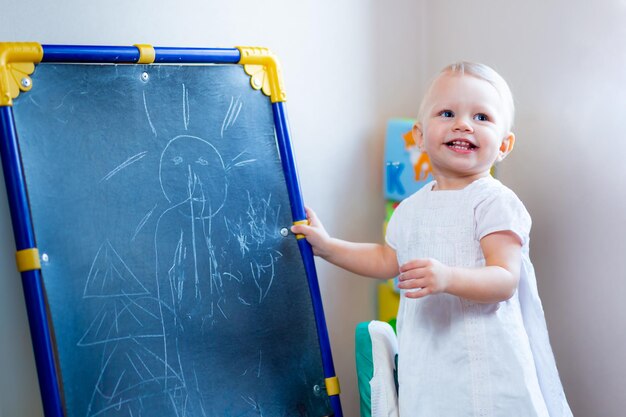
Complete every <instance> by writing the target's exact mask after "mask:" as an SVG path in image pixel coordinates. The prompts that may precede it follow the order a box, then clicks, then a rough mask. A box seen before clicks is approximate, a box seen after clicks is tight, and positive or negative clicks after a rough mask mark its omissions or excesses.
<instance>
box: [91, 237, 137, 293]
mask: <svg viewBox="0 0 626 417" xmlns="http://www.w3.org/2000/svg"><path fill="white" fill-rule="evenodd" d="M147 294H149V292H148V290H147V289H146V287H144V286H143V284H141V282H140V281H139V280H138V279H137V277H136V276H135V274H133V273H132V272H131V270H130V269H129V268H128V266H127V265H126V263H124V261H123V260H122V258H121V257H120V255H119V254H118V253H117V251H116V250H115V249H113V246H112V245H111V242H109V241H108V240H107V241H106V242H104V243H103V244H102V245H101V246H100V249H98V253H96V256H95V258H94V260H93V263H92V264H91V268H90V269H89V275H88V276H87V282H86V284H85V291H84V292H83V297H84V298H94V297H97V298H108V297H127V296H129V295H147Z"/></svg>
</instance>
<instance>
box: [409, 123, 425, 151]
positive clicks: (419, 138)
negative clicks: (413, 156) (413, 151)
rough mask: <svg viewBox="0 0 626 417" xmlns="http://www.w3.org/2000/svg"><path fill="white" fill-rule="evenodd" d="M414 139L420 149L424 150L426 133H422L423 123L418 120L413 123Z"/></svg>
mask: <svg viewBox="0 0 626 417" xmlns="http://www.w3.org/2000/svg"><path fill="white" fill-rule="evenodd" d="M412 132H413V140H414V141H415V144H416V145H417V147H418V148H419V150H420V151H422V152H423V151H424V135H423V133H422V124H421V123H420V122H417V123H415V124H414V125H413V130H412Z"/></svg>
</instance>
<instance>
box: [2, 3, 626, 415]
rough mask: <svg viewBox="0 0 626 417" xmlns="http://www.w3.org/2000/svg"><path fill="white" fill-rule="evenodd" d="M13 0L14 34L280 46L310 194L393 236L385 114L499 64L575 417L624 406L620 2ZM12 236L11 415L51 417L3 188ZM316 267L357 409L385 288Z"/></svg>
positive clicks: (353, 411)
mask: <svg viewBox="0 0 626 417" xmlns="http://www.w3.org/2000/svg"><path fill="white" fill-rule="evenodd" d="M6 1H7V0H3V5H4V2H6ZM9 2H13V7H3V8H2V10H3V12H2V15H0V40H35V41H38V42H41V43H90V44H123V45H128V44H132V43H136V42H148V43H152V44H154V45H163V46H168V45H172V46H173V45H177V46H181V45H182V46H224V47H229V46H233V45H239V44H252V45H264V46H269V47H270V48H272V49H273V50H274V51H275V52H276V53H277V54H278V55H279V57H280V59H281V62H282V64H283V69H284V75H285V82H286V88H287V95H288V103H287V106H288V110H289V116H290V121H291V128H292V131H293V135H294V141H295V151H296V157H297V160H298V164H299V170H300V177H301V182H302V188H303V192H304V197H305V201H306V202H307V204H309V205H311V206H313V207H314V208H315V209H316V210H317V212H318V214H319V215H320V216H321V217H322V219H323V220H324V221H325V223H326V226H327V227H328V229H330V230H331V231H332V232H333V233H334V234H336V235H338V236H340V237H345V238H350V239H355V240H374V241H376V240H378V241H380V230H381V225H380V220H381V218H382V216H383V208H382V192H381V188H382V184H381V174H382V168H381V166H382V135H383V134H384V123H385V120H386V119H387V118H389V117H392V116H412V115H413V114H414V113H415V109H416V107H417V104H418V102H419V99H420V97H421V93H422V92H423V90H424V86H425V83H426V80H427V79H428V78H430V77H431V76H432V75H434V73H435V72H436V71H437V70H438V69H439V68H441V67H442V66H444V65H445V64H448V63H450V62H451V61H455V60H459V59H469V60H476V61H483V62H485V63H487V64H490V65H492V66H494V67H495V68H496V69H497V70H498V71H500V72H501V73H502V74H503V75H504V77H505V78H506V79H507V80H509V82H510V84H511V87H512V89H513V92H514V94H515V98H516V103H517V109H518V114H517V121H516V125H517V128H516V133H517V135H518V144H517V147H516V149H515V151H514V152H513V154H512V155H511V156H510V158H509V159H507V160H506V161H505V162H504V163H503V164H502V165H501V168H500V176H501V178H502V179H503V181H504V182H505V183H506V184H508V185H509V186H511V188H513V189H514V190H515V191H517V193H518V194H519V196H520V197H521V198H522V200H523V201H524V202H525V203H526V205H527V207H528V209H529V211H530V212H531V215H532V216H533V220H534V226H533V232H532V236H531V237H532V239H531V241H532V244H531V255H532V257H533V261H534V263H535V267H536V269H537V274H538V279H539V281H540V282H539V286H540V291H541V294H542V297H543V300H544V307H545V310H546V314H547V318H548V325H549V328H550V333H551V338H552V341H553V346H554V350H555V352H556V356H557V361H558V365H559V369H560V371H561V375H562V378H563V382H564V384H565V389H566V393H567V395H568V398H569V400H570V403H571V405H572V408H573V410H574V414H575V415H576V416H577V417H596V416H603V417H605V416H606V417H618V416H623V415H624V411H623V410H625V409H626V397H624V395H623V387H624V386H626V361H624V360H623V357H624V354H623V353H622V352H623V346H624V345H625V342H626V314H625V313H626V311H625V310H626V307H624V303H623V302H622V300H623V299H624V296H625V295H626V279H625V278H626V277H625V276H624V275H625V274H624V271H626V265H625V264H626V256H624V253H626V251H625V249H626V243H624V239H623V237H622V236H623V235H624V234H626V233H625V232H626V220H625V219H626V217H625V216H624V213H625V212H626V192H625V191H623V190H625V189H626V187H625V185H626V170H624V169H623V168H622V166H623V163H622V152H621V147H622V142H623V139H622V138H621V135H622V134H623V132H622V131H623V129H622V124H623V120H622V119H623V117H622V113H623V109H625V108H626V94H625V93H624V90H626V70H625V68H626V48H625V47H624V42H623V40H624V39H625V38H626V36H625V35H626V33H625V32H626V25H625V24H624V23H625V22H626V3H625V2H624V1H622V0H597V1H594V2H587V1H584V0H575V1H566V0H552V1H550V2H545V1H540V0H527V1H525V2H504V1H501V0H473V1H469V2H468V1H465V2H463V1H454V0H438V1H437V2H423V1H420V2H414V1H410V0H403V1H391V2H379V1H375V0H369V1H366V0H352V1H341V2H333V1H330V0H323V1H300V2H289V1H287V0H281V1H276V2H272V3H271V4H272V10H268V7H267V6H266V7H263V6H264V5H265V4H270V2H254V1H251V0H245V1H244V0H240V1H231V2H219V3H218V2H211V1H204V2H200V1H187V2H178V5H176V6H174V5H173V3H172V5H167V6H161V7H158V6H155V3H154V2H148V1H145V0H142V1H135V2H123V1H108V2H82V1H78V0H71V1H65V2H44V1H36V2H31V3H28V5H24V4H23V3H22V2H19V3H18V2H17V1H16V0H9ZM261 3H263V4H261ZM72 16H73V17H72ZM2 187H3V186H0V191H2ZM0 194H1V193H0ZM0 236H1V239H0V276H1V277H2V279H0V370H1V372H0V414H2V415H5V416H7V417H11V416H24V417H39V416H41V408H40V407H41V406H40V403H39V399H38V393H37V387H36V376H35V373H34V365H33V362H32V350H31V348H30V340H29V334H28V329H27V322H26V318H25V312H24V303H23V301H22V300H23V297H22V294H21V286H20V283H19V276H18V275H17V273H16V272H14V261H13V251H14V247H13V241H12V238H11V228H10V223H9V220H8V214H7V207H6V200H5V199H2V198H0ZM318 266H319V270H318V272H319V275H320V278H321V285H322V292H323V297H324V302H325V308H326V315H327V318H328V322H329V330H330V335H331V340H332V344H333V349H334V357H335V364H336V367H337V371H338V375H339V377H340V380H341V383H342V389H343V394H342V400H343V403H344V411H345V414H346V415H347V416H355V415H357V413H358V411H357V410H358V404H357V395H356V382H355V379H354V364H353V362H354V357H353V351H352V350H353V342H352V338H353V329H354V325H355V324H356V323H357V322H358V321H361V320H367V319H370V318H372V317H373V315H374V303H373V298H374V286H373V283H372V282H370V281H367V280H363V279H360V278H357V277H354V276H352V275H351V274H348V273H344V272H341V271H338V270H337V269H335V268H333V267H330V266H328V265H326V264H324V263H323V262H318Z"/></svg>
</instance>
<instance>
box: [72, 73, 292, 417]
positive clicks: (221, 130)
mask: <svg viewBox="0 0 626 417" xmlns="http://www.w3.org/2000/svg"><path fill="white" fill-rule="evenodd" d="M175 87H176V88H174V89H173V90H172V97H171V98H172V102H173V103H175V105H174V107H175V108H176V109H177V111H175V112H174V113H175V115H174V118H173V120H174V121H175V124H176V129H177V130H178V131H179V132H177V133H180V132H182V133H184V134H180V135H173V134H172V132H170V131H168V133H167V136H165V135H164V134H163V131H162V129H157V127H160V126H161V120H160V119H161V117H162V115H163V109H162V108H160V107H152V108H151V107H150V104H151V102H150V100H149V99H150V98H151V97H147V96H146V91H143V92H142V93H141V94H142V96H141V97H142V98H141V99H140V100H139V102H138V103H139V109H138V110H139V112H138V115H139V117H140V119H141V120H145V121H146V122H144V123H147V126H146V127H147V129H146V128H144V129H143V132H144V133H143V134H144V136H148V138H147V139H146V143H150V144H155V143H156V144H157V147H156V149H155V148H154V147H148V146H146V148H144V149H137V148H134V150H132V151H129V152H128V155H130V156H127V157H121V158H119V161H115V162H114V163H113V164H111V167H107V169H106V170H108V173H107V174H106V175H104V176H103V177H102V178H101V179H100V180H99V181H98V180H97V179H96V180H95V181H94V182H96V181H97V186H98V187H101V188H99V190H105V189H106V192H111V193H115V192H120V193H121V194H122V195H120V196H117V198H119V201H116V202H114V203H112V204H113V206H114V204H116V203H118V204H119V207H120V209H119V210H118V211H119V212H120V213H124V214H125V215H126V216H128V213H132V214H131V215H130V216H131V217H132V221H129V220H128V219H123V220H121V221H119V222H118V223H116V225H115V227H113V228H112V229H110V230H107V231H106V233H105V234H103V235H102V236H100V238H101V241H100V242H101V243H100V242H99V243H100V246H99V247H98V248H97V250H95V248H94V249H92V250H93V251H94V253H93V254H91V256H92V257H93V258H92V259H91V263H90V265H89V271H88V272H87V273H86V275H85V276H84V278H83V279H84V280H85V281H84V288H83V291H82V294H81V295H82V306H84V307H85V314H84V315H83V317H81V318H80V320H78V321H77V323H76V329H78V330H77V333H76V339H75V340H74V342H73V343H75V344H76V346H78V347H79V348H80V349H83V351H82V352H91V353H89V354H84V355H83V357H87V356H89V357H91V358H95V360H93V361H92V362H93V364H90V366H93V367H94V368H96V370H97V375H96V376H94V377H93V378H92V379H90V380H89V381H91V382H90V384H92V385H91V386H90V391H91V398H89V404H88V406H87V409H86V410H85V413H84V416H85V417H122V416H130V417H134V416H147V415H159V416H161V417H208V416H215V415H216V414H215V408H214V403H213V401H214V400H215V398H214V397H215V394H216V392H221V391H220V390H221V389H222V388H221V387H216V386H215V383H214V382H212V380H211V378H212V372H213V370H215V369H216V367H217V368H219V367H221V365H222V364H221V363H220V362H218V358H219V355H218V356H217V357H216V358H213V357H212V356H211V355H212V353H211V354H210V353H208V352H209V347H208V346H213V349H217V352H219V354H220V355H224V354H226V353H228V352H225V351H223V350H220V349H221V348H220V347H219V342H220V340H221V337H222V335H223V334H225V332H226V333H229V332H232V331H231V330H230V327H232V326H234V327H237V326H240V323H238V322H239V321H241V319H242V316H243V317H247V318H253V319H254V318H256V317H257V314H258V312H259V311H262V309H263V308H266V306H268V305H269V303H271V302H275V299H272V298H271V295H272V294H277V292H276V290H275V288H276V285H277V282H279V276H280V275H279V271H280V268H281V262H284V259H283V253H282V252H281V251H280V250H279V249H280V248H278V247H277V242H281V241H283V240H284V238H283V237H282V236H280V233H279V230H280V228H281V227H284V225H279V224H278V222H279V220H278V219H279V216H280V213H281V204H280V203H279V201H278V199H276V198H275V197H273V196H272V193H271V191H265V190H264V187H257V186H256V184H254V183H253V182H251V183H250V184H249V186H247V187H245V188H244V187H242V186H241V185H240V184H239V183H237V184H236V186H233V185H232V184H231V182H232V181H235V179H236V180H237V181H240V177H239V176H240V175H241V173H242V172H245V173H246V175H249V173H251V172H257V171H258V170H259V167H258V166H256V165H255V164H258V163H259V160H257V158H256V154H255V150H252V145H247V146H248V148H246V146H245V145H242V146H241V147H240V148H237V149H235V148H234V145H233V142H237V141H236V140H234V139H233V138H237V140H240V139H239V137H240V136H241V134H242V133H241V132H242V131H243V128H242V122H241V120H246V119H245V118H243V117H242V114H245V110H246V108H245V106H244V101H243V100H242V98H241V97H240V96H228V97H226V98H224V97H222V98H221V99H220V100H221V101H220V103H221V104H220V106H221V105H223V107H219V108H221V109H222V110H221V111H223V112H225V113H224V114H218V115H217V116H216V117H217V120H214V123H213V124H212V125H211V126H210V129H209V132H205V135H206V136H205V137H201V136H196V135H198V133H197V132H198V127H197V120H198V118H199V116H198V115H199V114H200V113H199V112H197V111H195V109H194V108H192V106H195V104H194V103H196V101H195V100H196V99H197V97H194V92H195V91H196V90H195V89H194V88H189V85H187V84H185V83H181V84H177V85H176V86H175ZM181 95H182V98H181ZM155 100H156V98H155ZM141 102H143V109H141V104H140V103H141ZM181 102H182V123H180V121H181V114H179V113H178V112H180V111H181V107H179V106H180V104H181ZM159 105H160V104H159ZM144 113H145V119H144V116H143V114H144ZM192 113H193V115H194V117H193V118H192V117H191V115H192ZM153 122H155V123H153ZM168 129H171V125H169V126H168ZM140 130H141V129H140ZM194 134H195V135H194ZM164 136H165V137H169V138H170V139H167V140H163V139H162V138H163V137H164ZM156 138H158V139H156ZM129 140H132V138H129ZM242 143H246V142H242ZM130 149H132V148H130ZM159 151H160V157H159ZM120 161H123V162H120ZM225 161H226V162H225ZM129 167H132V169H129ZM131 174H133V175H131ZM135 174H136V175H135ZM246 181H249V180H248V179H247V177H246V179H245V181H244V182H246ZM131 186H132V187H142V188H141V189H138V190H131V189H129V187H131ZM134 191H136V192H134ZM103 192H104V191H103ZM135 195H136V196H138V198H139V197H140V198H141V202H140V203H139V204H138V203H137V201H132V198H133V197H134V196H135ZM129 207H130V208H131V209H132V210H131V209H129ZM121 208H123V209H121ZM115 210H117V206H115V207H114V208H112V209H111V211H115ZM79 292H80V290H79ZM242 337H245V335H244V336H242ZM229 343H230V344H232V343H233V341H232V340H229ZM215 346H218V347H217V348H216V347H215ZM246 349H249V350H250V352H248V355H247V356H246V359H245V361H242V363H241V364H237V366H235V367H233V369H235V370H234V371H232V372H233V373H232V375H231V376H232V377H233V378H251V379H253V380H254V381H255V382H254V383H255V384H258V383H259V382H258V380H260V379H262V378H263V377H264V376H265V375H264V372H263V367H264V364H265V367H266V368H265V369H268V367H269V366H271V365H270V364H271V363H272V362H271V357H272V356H271V352H269V351H267V350H266V351H265V352H264V351H262V350H261V346H249V347H246ZM87 350H89V351H87ZM211 352H215V350H214V351H211ZM242 370H244V372H243V374H242ZM218 372H222V370H218ZM265 377H266V378H267V376H265ZM232 397H233V398H232V399H234V401H235V402H237V403H241V401H242V400H243V401H244V405H242V406H245V408H246V412H247V411H249V410H250V409H252V410H254V411H255V412H256V413H257V414H258V415H262V414H263V413H264V411H262V405H261V399H262V398H261V397H258V396H257V395H256V394H251V393H250V392H247V391H245V392H244V389H242V390H240V391H238V392H234V393H233V394H232ZM232 399H231V400H232ZM263 404H265V403H263Z"/></svg>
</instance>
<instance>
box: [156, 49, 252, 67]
mask: <svg viewBox="0 0 626 417" xmlns="http://www.w3.org/2000/svg"><path fill="white" fill-rule="evenodd" d="M154 51H155V52H156V60H155V61H154V62H155V63H159V64H165V63H180V64H183V63H184V64H212V63H214V64H222V63H223V64H236V63H238V62H239V60H240V59H241V55H240V53H239V49H236V48H165V47H155V48H154Z"/></svg>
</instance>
